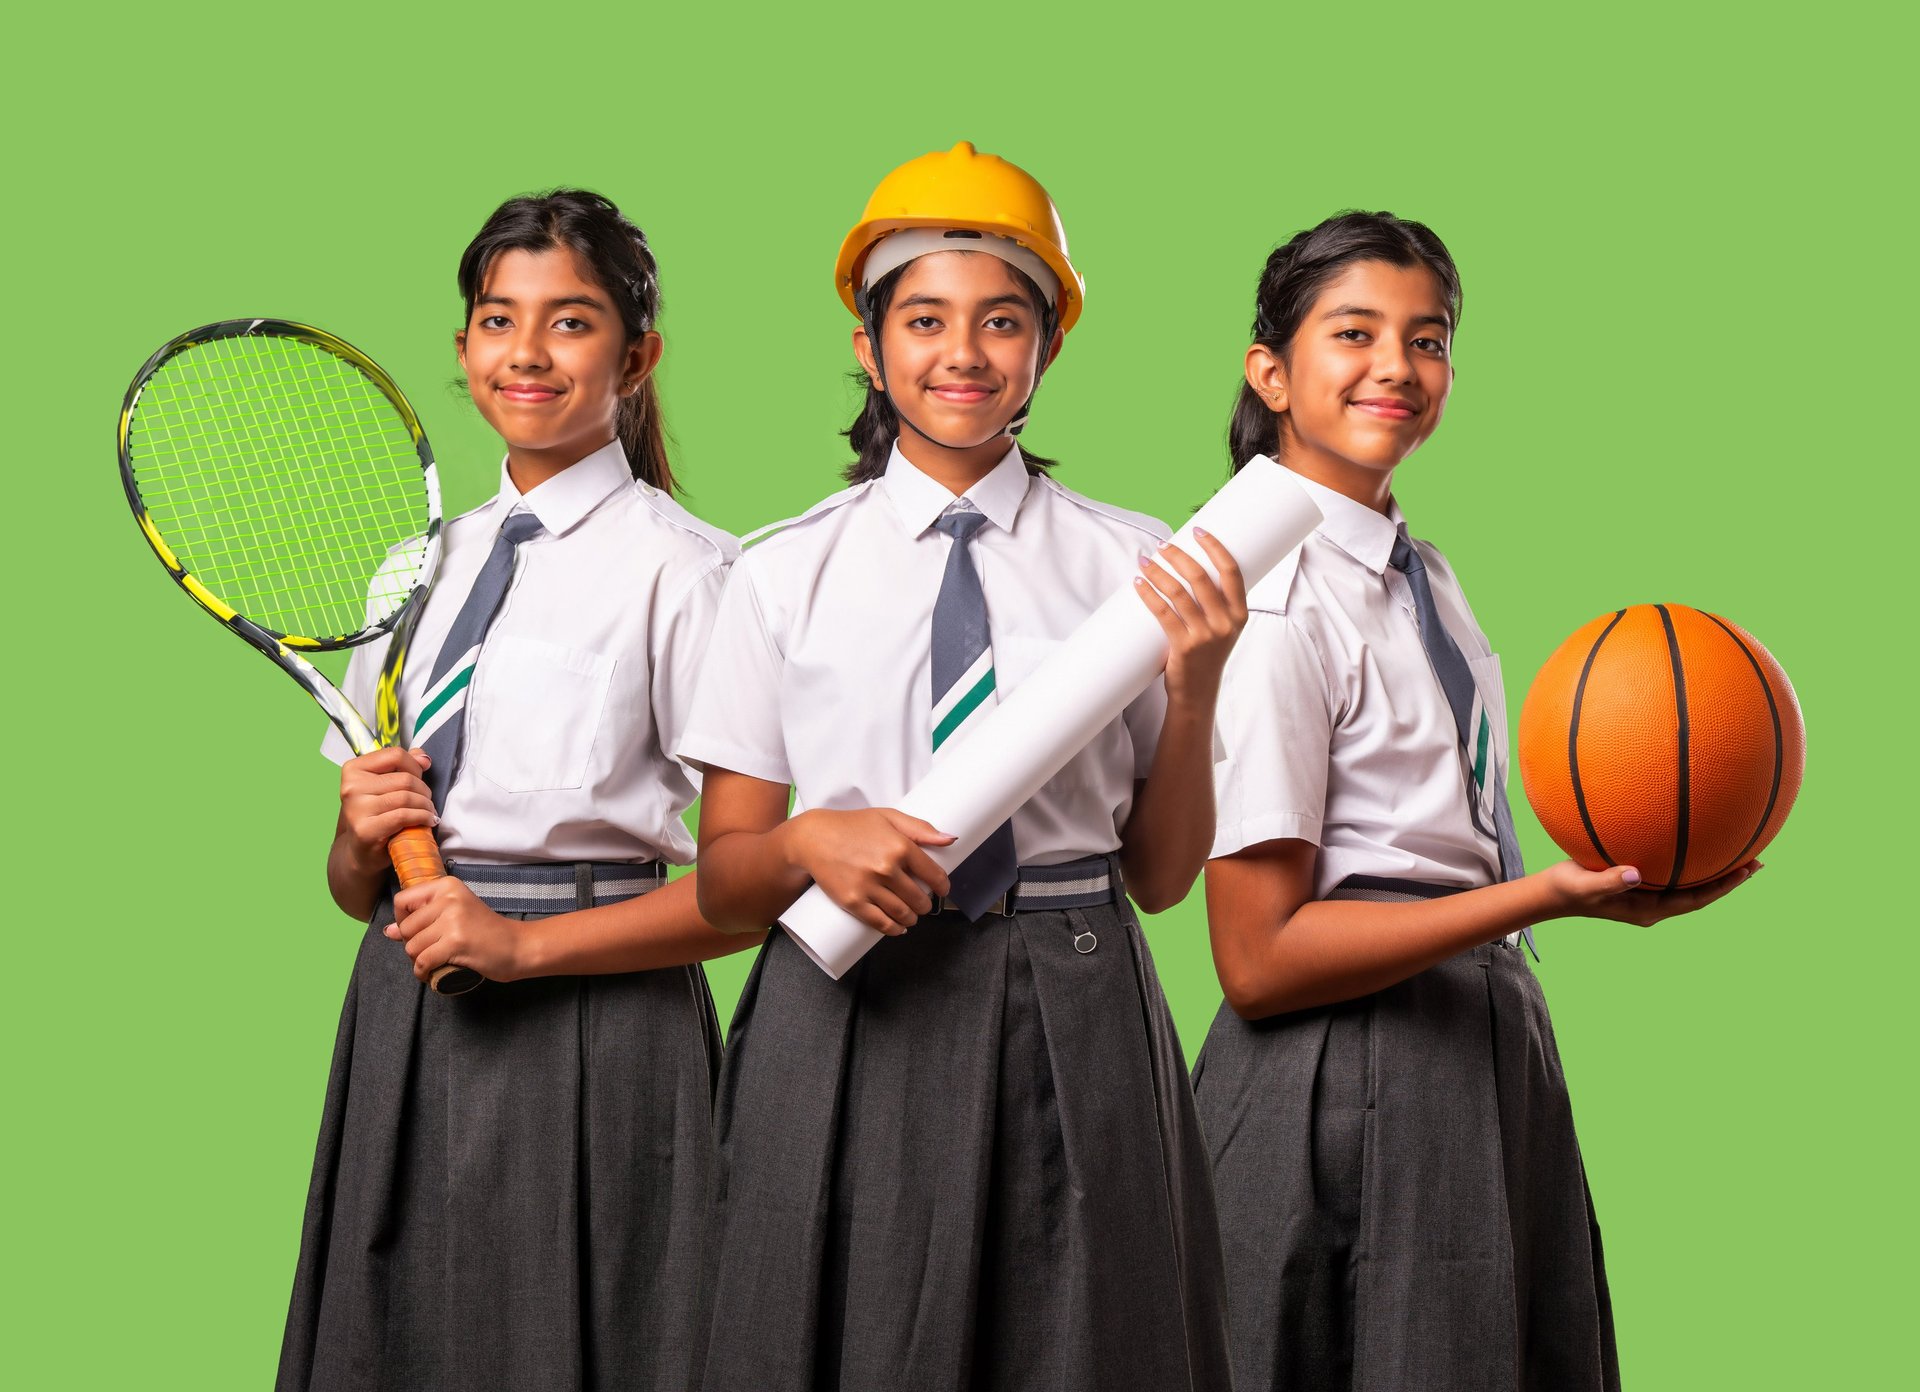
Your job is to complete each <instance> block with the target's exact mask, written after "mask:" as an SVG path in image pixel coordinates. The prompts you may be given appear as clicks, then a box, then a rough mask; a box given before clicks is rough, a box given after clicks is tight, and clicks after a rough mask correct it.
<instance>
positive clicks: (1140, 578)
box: [1133, 575, 1147, 590]
mask: <svg viewBox="0 0 1920 1392" xmlns="http://www.w3.org/2000/svg"><path fill="white" fill-rule="evenodd" d="M1133 583H1134V584H1136V585H1138V586H1139V587H1140V588H1141V589H1143V590H1144V589H1145V588H1146V587H1147V577H1146V576H1144V575H1136V576H1134V577H1133Z"/></svg>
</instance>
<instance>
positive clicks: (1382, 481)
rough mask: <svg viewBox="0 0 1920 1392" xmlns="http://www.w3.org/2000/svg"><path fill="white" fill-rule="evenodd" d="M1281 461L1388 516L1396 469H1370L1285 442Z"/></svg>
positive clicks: (1292, 442)
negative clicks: (1388, 505) (1394, 470)
mask: <svg viewBox="0 0 1920 1392" xmlns="http://www.w3.org/2000/svg"><path fill="white" fill-rule="evenodd" d="M1280 459H1281V462H1282V463H1284V464H1285V465H1286V466H1287V468H1289V469H1291V470H1293V472H1294V473H1296V474H1299V475H1300V476H1301V477H1303V478H1310V479H1312V480H1313V481H1314V482H1315V483H1317V484H1319V485H1321V487H1323V488H1331V489H1332V490H1333V491H1334V492H1336V493H1344V494H1345V495H1346V496H1347V497H1349V498H1351V499H1353V500H1354V502H1356V503H1359V504H1360V505H1361V506H1362V507H1370V508H1372V509H1373V510H1374V511H1375V512H1377V513H1381V514H1382V515H1384V514H1385V513H1386V510H1387V504H1388V503H1389V502H1391V501H1392V500H1393V469H1390V468H1389V469H1374V468H1369V467H1368V466H1366V465H1364V464H1355V463H1354V462H1353V461H1352V460H1350V459H1341V458H1338V457H1337V456H1334V455H1329V454H1326V453H1324V452H1323V451H1320V450H1312V449H1302V448H1301V447H1300V446H1299V445H1298V444H1296V443H1295V442H1294V441H1292V440H1286V439H1283V440H1282V441H1281V445H1280ZM1396 467H1397V466H1396Z"/></svg>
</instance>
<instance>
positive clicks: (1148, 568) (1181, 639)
mask: <svg viewBox="0 0 1920 1392" xmlns="http://www.w3.org/2000/svg"><path fill="white" fill-rule="evenodd" d="M1193 535H1194V539H1195V540H1197V541H1198V542H1199V543H1200V545H1201V547H1202V548H1204V549H1205V551H1206V553H1207V555H1208V557H1209V558H1210V559H1211V560H1212V561H1213V564H1214V567H1215V568H1216V569H1217V570H1218V571H1219V572H1220V579H1219V581H1218V583H1216V582H1215V581H1214V579H1213V577H1212V576H1210V575H1208V574H1207V570H1206V567H1205V566H1203V565H1201V564H1200V563H1199V562H1198V561H1196V560H1194V559H1193V557H1191V556H1189V555H1188V554H1187V553H1186V552H1184V551H1182V550H1181V549H1180V548H1179V547H1177V546H1175V545H1173V543H1171V542H1168V543H1167V544H1166V545H1164V546H1162V547H1161V548H1160V551H1159V560H1160V561H1161V562H1164V563H1165V565H1166V566H1171V567H1172V568H1173V570H1175V571H1178V572H1179V573H1180V575H1181V576H1182V577H1184V578H1185V579H1186V582H1187V583H1186V584H1185V585H1182V584H1181V583H1180V581H1179V580H1176V579H1175V578H1174V577H1173V575H1172V574H1170V573H1169V572H1168V571H1167V570H1166V569H1165V568H1163V566H1162V565H1159V564H1156V563H1155V562H1154V561H1151V560H1148V559H1147V558H1146V557H1144V556H1143V557H1141V559H1140V569H1141V570H1142V571H1143V572H1144V573H1143V574H1142V575H1141V576H1139V577H1138V578H1137V579H1136V580H1135V581H1134V582H1133V583H1134V585H1135V587H1136V588H1137V589H1138V590H1139V591H1140V599H1141V601H1142V602H1143V603H1144V604H1145V605H1146V606H1147V608H1148V609H1150V610H1152V611H1153V616H1154V617H1155V618H1156V619H1158V620H1160V627H1161V628H1163V629H1165V630H1166V633H1167V704H1168V705H1169V706H1176V705H1187V706H1191V707H1193V708H1195V709H1200V710H1205V711H1208V712H1211V711H1212V709H1213V703H1214V699H1215V698H1216V697H1217V696H1218V695H1219V694H1220V673H1221V671H1222V670H1223V669H1224V668H1225V667H1226V665H1227V654H1228V653H1230V652H1232V651H1233V645H1234V643H1235V642H1236V641H1237V640H1238V639H1239V637H1240V630H1241V629H1243V628H1245V627H1246V626H1247V587H1246V584H1245V582H1244V581H1243V580H1242V579H1241V576H1240V567H1239V566H1238V565H1237V564H1236V563H1235V562H1234V559H1233V557H1232V556H1230V555H1228V554H1227V548H1226V547H1224V546H1222V545H1221V544H1220V543H1219V542H1218V541H1215V540H1214V538H1213V537H1212V535H1211V534H1209V533H1207V532H1203V531H1200V530H1198V529H1195V531H1194V534H1193Z"/></svg>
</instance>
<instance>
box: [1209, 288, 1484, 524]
mask: <svg viewBox="0 0 1920 1392" xmlns="http://www.w3.org/2000/svg"><path fill="white" fill-rule="evenodd" d="M1452 337H1453V329H1452V319H1451V316H1450V315H1449V314H1448V312H1447V301H1446V297H1445V295H1444V294H1443V293H1442V291H1441V288H1440V284H1439V282H1438V281H1437V280H1436V279H1435V278H1434V275H1433V273H1432V272H1431V271H1429V270H1427V269H1426V267H1424V266H1395V265H1391V264H1389V263H1387V262H1385V261H1359V262H1356V263H1354V264H1353V265H1352V266H1349V267H1348V268H1347V269H1346V270H1345V271H1344V272H1343V273H1342V274H1341V275H1340V276H1338V277H1337V278H1336V279H1334V280H1332V281H1330V282H1328V284H1327V285H1326V287H1325V288H1324V289H1323V290H1322V291H1321V292H1320V294H1319V296H1318V297H1317V298H1316V299H1315V300H1314V303H1313V307H1312V308H1311V309H1309V310H1308V311H1307V314H1306V317H1305V318H1304V319H1302V320H1301V322H1300V327H1299V329H1298V330H1296V331H1295V333H1294V336H1293V341H1292V342H1291V343H1290V344H1289V345H1288V349H1287V352H1286V355H1285V357H1284V358H1283V357H1281V356H1280V355H1278V354H1275V353H1274V352H1273V351H1272V350H1271V349H1268V348H1266V347H1264V346H1262V345H1260V344H1257V343H1256V344H1255V345H1254V346H1253V347H1252V348H1250V349H1248V350H1247V381H1248V382H1249V383H1250V384H1251V385H1252V387H1253V389H1254V390H1255V391H1256V392H1258V393H1259V394H1260V397H1261V399H1262V400H1264V401H1265V402H1266V403H1267V405H1268V407H1269V408H1270V409H1272V410H1274V411H1276V412H1278V413H1279V414H1280V451H1281V457H1282V459H1283V460H1284V462H1285V463H1286V465H1287V467H1288V468H1290V469H1293V470H1296V471H1297V472H1299V473H1302V474H1305V475H1306V476H1307V477H1308V478H1311V479H1313V480H1314V481H1315V482H1317V483H1323V484H1325V485H1327V486H1328V487H1329V488H1335V489H1338V490H1339V491H1340V492H1342V493H1345V494H1346V495H1347V496H1349V497H1351V498H1356V499H1358V500H1359V501H1361V502H1364V503H1366V504H1368V505H1369V506H1371V507H1382V508H1383V507H1385V505H1386V500H1387V496H1388V493H1389V491H1390V490H1391V488H1392V484H1393V470H1394V468H1395V466H1396V465H1398V464H1399V463H1400V461H1401V460H1403V459H1405V458H1406V457H1407V456H1408V455H1410V454H1412V453H1413V452H1414V450H1416V449H1418V448H1419V447H1420V446H1421V445H1422V444H1423V443H1425V441H1426V439H1427V437H1428V436H1429V435H1431V434H1433V432H1434V429H1435V428H1436V427H1437V426H1438V425H1439V424H1440V417H1441V414H1442V413H1443V412H1444V411H1445V410H1446V405H1447V393H1448V392H1449V391H1450V390H1451V389H1452V386H1453V363H1452V361H1451V358H1450V356H1449V355H1450V350H1451V347H1452Z"/></svg>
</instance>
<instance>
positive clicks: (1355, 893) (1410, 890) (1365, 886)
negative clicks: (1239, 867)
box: [1327, 875, 1539, 961]
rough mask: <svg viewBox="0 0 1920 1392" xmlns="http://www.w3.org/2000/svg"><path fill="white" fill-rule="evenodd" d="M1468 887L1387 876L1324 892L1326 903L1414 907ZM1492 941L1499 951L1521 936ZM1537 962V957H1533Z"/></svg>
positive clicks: (1360, 878) (1354, 878) (1350, 881)
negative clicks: (1353, 901) (1350, 901)
mask: <svg viewBox="0 0 1920 1392" xmlns="http://www.w3.org/2000/svg"><path fill="white" fill-rule="evenodd" d="M1468 888H1469V886H1467V885H1437V884H1428V883H1427V882H1426V881H1425V880H1401V879H1394V878H1391V877H1389V876H1386V875H1349V876H1347V877H1346V879H1344V880H1342V881H1340V883H1339V884H1337V885H1335V886H1334V887H1333V888H1332V889H1330V890H1328V891H1327V898H1329V899H1359V900H1362V901H1364V902H1366V903H1370V904H1417V903H1419V902H1421V901H1423V900H1426V899H1445V898H1446V897H1447V896H1448V895H1450V894H1464V893H1465V892H1466V891H1467V889H1468ZM1494 941H1496V942H1497V943H1499V944H1500V946H1502V947H1518V946H1520V935H1519V934H1518V933H1509V934H1507V935H1506V936H1505V937H1504V938H1496V939H1495V940H1494ZM1535 960H1536V961H1538V960H1539V957H1538V954H1535Z"/></svg>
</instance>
